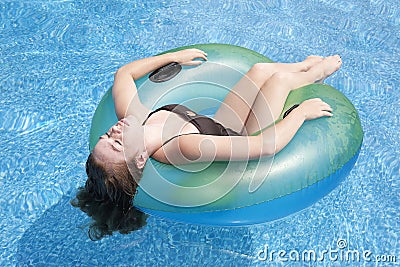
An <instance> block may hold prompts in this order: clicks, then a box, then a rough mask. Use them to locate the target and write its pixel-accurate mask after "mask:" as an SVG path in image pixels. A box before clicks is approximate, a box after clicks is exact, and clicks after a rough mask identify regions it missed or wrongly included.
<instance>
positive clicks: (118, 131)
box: [93, 116, 146, 163]
mask: <svg viewBox="0 0 400 267" xmlns="http://www.w3.org/2000/svg"><path fill="white" fill-rule="evenodd" d="M145 152H146V149H145V144H144V127H143V126H142V125H141V124H140V122H139V121H138V120H137V119H136V117H134V116H128V117H126V118H123V119H121V120H119V121H118V122H117V123H116V124H115V125H113V126H112V127H111V128H110V129H109V130H108V131H107V132H106V133H105V134H104V135H102V136H101V137H100V139H99V141H98V142H97V144H96V146H95V147H94V149H93V154H94V156H95V157H96V158H97V159H98V160H101V161H103V162H107V163H120V162H123V161H125V160H126V162H130V161H132V160H135V159H136V158H137V157H139V156H140V155H141V154H143V153H145Z"/></svg>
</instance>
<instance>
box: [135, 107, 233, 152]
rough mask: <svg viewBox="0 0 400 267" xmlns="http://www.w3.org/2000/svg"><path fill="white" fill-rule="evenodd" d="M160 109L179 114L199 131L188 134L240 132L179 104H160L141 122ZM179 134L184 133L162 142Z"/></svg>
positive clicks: (231, 133) (229, 133)
mask: <svg viewBox="0 0 400 267" xmlns="http://www.w3.org/2000/svg"><path fill="white" fill-rule="evenodd" d="M160 110H166V111H170V112H173V113H175V114H177V115H178V116H180V117H181V118H182V119H184V120H185V121H187V122H189V123H191V124H192V125H194V126H195V127H196V128H197V129H198V130H199V133H190V134H206V135H218V136H228V135H231V136H232V135H233V136H239V135H240V134H239V133H237V132H235V131H234V130H232V129H230V128H225V127H224V126H223V125H222V124H220V123H218V122H216V121H214V120H213V119H211V118H209V117H207V116H204V115H200V114H197V113H196V112H194V111H193V110H191V109H189V108H187V107H186V106H183V105H179V104H170V105H165V106H162V107H160V108H158V109H156V110H154V111H152V112H150V114H149V115H148V116H147V118H146V120H145V121H144V122H143V125H144V124H145V123H146V121H147V120H148V119H149V118H150V116H151V115H153V114H154V113H156V112H158V111H160ZM181 135H186V134H179V135H176V136H173V137H172V138H170V139H168V140H167V141H166V142H164V143H163V145H164V144H166V143H168V142H169V141H171V140H172V139H173V138H175V137H178V136H181Z"/></svg>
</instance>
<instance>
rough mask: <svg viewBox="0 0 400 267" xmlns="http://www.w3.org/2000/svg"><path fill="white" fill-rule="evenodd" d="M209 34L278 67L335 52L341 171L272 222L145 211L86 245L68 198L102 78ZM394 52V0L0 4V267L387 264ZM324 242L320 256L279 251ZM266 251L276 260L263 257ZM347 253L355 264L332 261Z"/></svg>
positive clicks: (398, 228) (393, 224)
mask: <svg viewBox="0 0 400 267" xmlns="http://www.w3.org/2000/svg"><path fill="white" fill-rule="evenodd" d="M210 42H217V43H228V44H234V45H240V46H244V47H247V48H250V49H253V50H255V51H257V52H260V53H262V54H265V55H266V56H268V57H270V58H272V59H273V60H275V61H284V62H292V61H296V60H301V59H303V58H304V57H306V56H307V55H309V54H320V55H329V54H334V53H339V54H341V56H342V58H343V61H344V64H343V67H342V68H341V70H340V71H339V72H337V73H336V74H335V75H334V76H332V77H331V78H329V79H328V80H327V81H326V82H327V83H328V84H331V85H333V86H334V87H336V88H337V89H339V90H340V91H342V92H343V93H344V94H345V95H346V96H347V97H348V98H349V99H350V100H351V101H352V102H353V103H354V105H355V107H356V108H357V110H358V111H359V114H360V118H361V121H362V125H363V128H364V131H365V136H364V143H363V147H362V149H361V152H360V156H359V159H358V161H357V163H356V165H355V167H354V169H353V170H352V171H351V173H350V175H349V176H348V177H347V178H346V179H345V181H344V182H343V183H342V184H341V185H340V186H339V187H338V188H336V189H335V190H334V191H332V192H331V193H330V194H329V195H327V196H326V197H324V198H323V199H321V200H320V201H318V202H317V203H316V204H314V205H313V206H311V207H310V208H307V209H305V210H303V211H301V212H298V213H296V214H293V215H291V216H288V217H286V218H283V219H281V220H279V221H274V222H271V223H265V224H261V225H255V226H250V227H237V228H224V227H207V226H197V225H188V224H183V223H176V222H172V221H169V220H164V219H160V218H155V217H150V218H148V220H147V225H146V226H145V227H144V228H142V229H141V230H139V231H136V232H133V233H130V234H128V235H122V234H114V235H113V236H111V237H106V238H104V239H102V240H101V241H98V242H93V241H91V240H90V239H89V238H88V236H87V231H88V225H90V222H91V220H90V219H89V218H88V217H87V216H86V214H84V213H83V212H81V211H80V210H79V209H76V208H73V207H72V206H71V205H70V203H69V201H70V200H71V199H72V198H73V197H74V196H75V194H76V191H77V188H78V187H80V186H82V185H83V184H84V182H85V180H86V177H85V171H84V163H85V160H86V157H87V154H88V135H89V128H90V120H91V117H92V116H93V113H94V110H95V108H96V106H97V104H98V102H99V101H100V99H101V96H102V95H103V94H104V93H105V91H106V90H107V89H108V88H109V87H110V86H111V84H112V81H113V73H114V72H115V70H116V69H117V68H118V67H119V66H121V65H123V64H125V63H127V62H129V61H131V60H134V59H138V58H142V57H146V56H150V55H154V54H156V53H159V52H161V51H165V50H168V49H171V48H174V47H178V46H183V45H189V44H195V43H210ZM399 57H400V4H399V3H398V1H397V0H387V1H381V0H370V1H367V0H360V1H346V0H314V1H313V0H305V1H285V0H268V1H266V0H265V1H250V0H248V1H242V0H240V1H234V0H226V1H218V3H217V1H194V0H186V1H159V0H158V1H146V2H145V3H143V2H142V1H130V0H120V1H112V0H105V1H98V2H97V1H74V0H70V1H68V0H65V1H46V0H35V1H30V0H29V1H28V0H20V1H11V0H2V1H0V90H1V94H0V136H1V139H0V151H1V160H0V195H1V197H0V214H1V219H0V227H1V229H2V231H1V232H0V240H1V250H0V266H27V265H33V266H95V265H107V266H115V265H120V266H127V265H134V266H209V265H217V266H239V265H240V266H243V265H245V266H343V265H353V266H364V265H365V266H381V265H383V263H382V262H378V260H381V261H390V262H389V263H386V265H388V266H389V265H394V264H395V263H394V257H396V261H397V264H398V263H399V262H400V244H399V232H400V220H399V216H400V210H399V209H400V208H399V207H400V198H399V196H400V182H399V181H400V167H399V166H400V157H399V152H398V151H399V148H398V147H399V145H400V141H399V140H400V134H399V132H400V131H399V128H400V127H399V125H400V119H399V117H400V116H399V114H400V93H399V88H400V74H399V69H400V61H399ZM266 248H267V249H266ZM335 249H336V251H337V252H336V254H334V253H333V254H332V255H330V256H331V257H330V258H329V257H328V256H327V254H326V255H325V258H324V259H323V260H321V261H318V259H317V260H316V261H313V260H312V259H311V260H307V259H305V260H303V261H302V259H301V256H300V259H299V260H293V259H292V258H293V257H291V258H289V252H291V251H292V252H293V251H298V252H299V253H300V254H301V253H302V252H304V251H306V250H314V251H316V252H317V253H319V254H322V251H324V250H327V251H330V252H332V251H334V250H335ZM272 250H275V251H279V250H284V251H286V252H287V254H286V256H283V257H282V259H281V260H279V259H278V256H277V254H273V255H272V258H271V257H268V258H267V259H265V260H263V257H264V256H265V255H268V256H271V255H270V254H271V251H272ZM349 250H351V251H353V252H354V251H358V252H360V253H361V257H360V260H359V261H356V260H350V261H346V259H345V257H344V256H343V255H344V254H345V252H346V251H349ZM265 252H266V253H265ZM366 252H367V253H366ZM368 252H371V254H368ZM365 253H366V255H364V254H365ZM291 255H292V256H293V255H295V253H294V252H293V253H292V254H291ZM335 255H336V257H335ZM318 256H321V255H318ZM363 256H365V258H363ZM392 256H394V257H392ZM285 259H286V261H285ZM368 260H370V261H368Z"/></svg>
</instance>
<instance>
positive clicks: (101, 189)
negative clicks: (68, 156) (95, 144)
mask: <svg viewBox="0 0 400 267" xmlns="http://www.w3.org/2000/svg"><path fill="white" fill-rule="evenodd" d="M86 174H87V176H88V179H87V181H86V184H85V188H86V190H87V191H88V192H89V193H90V194H92V196H93V198H95V199H97V200H99V201H102V200H111V201H112V202H113V203H115V205H123V206H127V205H131V202H132V199H133V197H134V196H135V194H136V188H137V182H136V181H139V179H140V178H141V177H142V174H143V169H139V168H137V167H136V164H131V165H130V166H129V168H128V165H127V163H126V162H125V161H123V162H120V163H112V164H111V163H109V166H107V165H106V163H105V162H100V161H98V160H96V159H95V157H94V156H93V153H90V155H89V157H88V159H87V161H86ZM133 175H134V176H135V177H133Z"/></svg>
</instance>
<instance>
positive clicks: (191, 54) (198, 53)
mask: <svg viewBox="0 0 400 267" xmlns="http://www.w3.org/2000/svg"><path fill="white" fill-rule="evenodd" d="M172 55H173V57H174V61H175V62H178V63H179V64H181V65H186V66H197V65H200V64H201V63H203V61H200V60H194V59H196V58H201V59H203V60H207V53H205V52H204V51H202V50H200V49H196V48H191V49H185V50H181V51H177V52H173V53H172Z"/></svg>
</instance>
